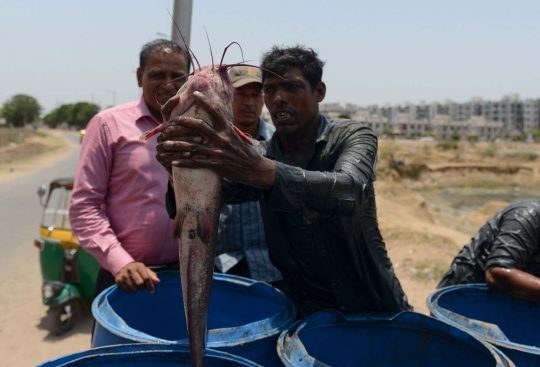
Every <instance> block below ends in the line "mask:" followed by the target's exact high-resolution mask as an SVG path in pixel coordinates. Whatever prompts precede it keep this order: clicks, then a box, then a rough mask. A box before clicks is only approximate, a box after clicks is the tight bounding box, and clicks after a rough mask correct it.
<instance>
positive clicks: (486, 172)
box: [0, 136, 540, 365]
mask: <svg viewBox="0 0 540 367" xmlns="http://www.w3.org/2000/svg"><path fill="white" fill-rule="evenodd" d="M32 139H34V140H32V143H33V144H34V145H36V146H40V147H41V148H39V149H37V150H36V151H34V152H32V153H31V154H30V155H31V156H33V157H34V156H36V155H38V156H42V157H43V155H44V154H47V155H46V157H47V158H46V160H47V162H48V164H52V163H54V162H56V161H58V160H60V159H62V158H63V157H64V156H65V155H67V154H69V151H71V150H69V149H59V147H61V146H63V144H67V145H64V146H68V147H70V149H75V148H74V145H73V144H72V143H68V142H63V141H62V140H61V139H60V138H57V137H54V136H53V137H51V136H49V137H43V136H38V137H35V138H32ZM437 145H438V143H437V142H422V141H415V140H380V142H379V163H378V166H377V182H376V194H377V205H378V214H379V223H380V228H381V231H382V234H383V237H384V239H385V241H386V244H387V249H388V253H389V256H390V258H391V259H392V262H393V264H394V267H395V270H396V273H397V276H398V278H399V279H400V282H401V284H402V286H403V288H404V289H405V292H406V293H407V296H408V297H409V301H410V303H411V304H412V305H413V306H414V308H415V310H416V311H418V312H421V313H426V314H427V313H428V310H427V307H426V304H425V300H426V298H427V296H428V295H429V294H430V293H431V292H433V291H434V290H435V287H436V285H437V283H438V281H439V280H440V279H441V277H442V276H443V275H444V273H445V272H446V271H447V270H448V267H449V264H450V262H451V261H452V259H453V258H454V256H455V255H456V254H457V252H458V251H459V250H460V249H461V248H462V247H463V245H464V244H466V243H467V242H468V240H469V239H470V237H471V236H472V235H473V234H474V233H475V231H476V230H477V229H478V228H479V227H480V226H481V225H482V224H483V223H484V222H485V221H486V220H487V219H488V218H489V217H490V216H491V215H493V214H494V213H495V212H496V211H497V210H498V209H500V208H502V207H503V206H505V205H507V204H508V203H509V202H511V201H515V200H518V199H521V198H525V197H533V196H535V197H538V196H539V194H540V190H539V187H540V185H538V183H539V181H540V177H539V176H540V172H539V167H540V165H539V162H538V161H539V159H538V157H539V156H540V145H539V144H525V143H506V142H500V143H495V144H493V143H476V144H471V143H468V142H465V141H462V142H460V143H459V146H458V148H457V149H452V148H450V149H448V150H443V149H442V148H441V147H437ZM8 151H9V152H8ZM16 151H17V149H11V150H6V149H4V150H2V151H0V183H2V182H5V181H6V180H13V179H15V178H17V177H21V176H22V175H24V174H27V173H29V172H32V171H34V170H36V169H37V168H38V167H40V164H39V162H38V163H36V162H35V160H34V163H32V164H30V163H29V160H28V155H29V153H28V151H25V150H24V149H22V148H18V151H19V153H17V152H16ZM6 152H8V153H6ZM19 283H21V284H20V286H21V287H22V289H24V287H25V284H22V283H24V281H23V280H21V279H19ZM16 300H17V298H16V297H14V298H13V299H12V301H13V302H16ZM4 301H7V302H9V301H10V300H9V299H8V300H4ZM18 306H19V305H17V304H15V303H13V304H12V307H18ZM8 307H9V306H8ZM24 307H26V308H29V310H28V312H34V313H35V312H43V310H44V307H43V306H42V305H41V304H40V303H37V302H36V303H35V304H32V305H29V304H28V305H25V306H24ZM30 308H39V310H37V311H36V310H30ZM4 320H5V322H6V324H5V325H2V329H3V331H4V332H8V331H9V330H16V328H17V323H19V322H20V320H16V319H9V318H5V319H4ZM85 320H86V321H85V322H86V324H83V326H81V327H82V329H81V330H82V332H80V330H79V332H78V333H75V334H71V335H68V336H67V337H65V338H59V339H55V340H54V343H53V345H56V346H57V347H56V348H55V347H53V351H52V354H51V353H50V352H51V351H50V350H47V349H50V348H51V343H46V342H43V346H42V349H43V350H42V351H41V350H40V352H42V353H41V355H43V358H44V357H45V356H48V357H47V358H53V357H57V356H60V355H62V354H65V353H67V352H65V351H66V350H68V351H71V352H73V351H76V350H81V348H82V349H84V348H85V347H84V346H88V345H89V338H90V335H89V333H88V329H89V328H90V325H91V321H90V318H89V316H88V315H87V316H86V319H85ZM34 330H35V332H36V333H41V334H43V333H44V331H43V327H40V326H39V325H38V326H37V327H35V328H34ZM23 337H24V336H23ZM46 338H50V336H46V337H45V339H46ZM60 344H61V345H62V347H61V348H59V347H60ZM38 350H39V349H38ZM60 351H62V353H61V354H58V353H59V352H60ZM54 353H56V354H54ZM29 360H30V359H29ZM21 365H25V364H24V361H23V364H21Z"/></svg>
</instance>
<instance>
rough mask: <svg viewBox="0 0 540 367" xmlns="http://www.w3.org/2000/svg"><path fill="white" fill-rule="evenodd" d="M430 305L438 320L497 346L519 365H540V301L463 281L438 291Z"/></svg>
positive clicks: (428, 301)
mask: <svg viewBox="0 0 540 367" xmlns="http://www.w3.org/2000/svg"><path fill="white" fill-rule="evenodd" d="M427 306H428V308H429V310H430V311H431V314H432V315H433V316H435V317H437V318H438V319H440V320H442V321H444V322H446V323H448V324H450V325H454V326H456V327H458V328H461V329H463V330H466V331H468V332H470V333H472V334H474V335H475V336H477V337H479V338H482V339H483V340H485V341H487V342H489V343H491V344H493V345H495V346H496V347H497V348H498V349H500V350H502V351H503V352H504V354H506V355H507V356H508V358H510V359H511V360H512V361H513V362H514V363H515V364H516V366H518V367H521V366H540V348H539V347H540V303H539V302H528V301H522V300H519V299H515V298H512V297H508V296H506V295H504V294H502V293H500V292H495V291H491V290H489V289H488V287H487V286H486V285H485V284H463V285H458V286H451V287H446V288H442V289H439V290H437V291H435V292H434V293H432V294H431V295H430V296H429V297H428V299H427Z"/></svg>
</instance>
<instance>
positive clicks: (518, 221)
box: [486, 208, 540, 301]
mask: <svg viewBox="0 0 540 367" xmlns="http://www.w3.org/2000/svg"><path fill="white" fill-rule="evenodd" d="M501 221H502V224H501V228H500V231H499V233H498V235H497V237H496V239H495V242H494V244H493V247H492V251H491V253H490V255H489V257H488V260H487V263H486V269H487V270H486V283H487V285H488V286H489V287H490V288H491V289H494V290H497V291H499V292H502V293H505V294H507V295H509V296H511V297H515V298H519V299H524V300H528V301H540V278H538V277H536V276H534V275H532V274H529V273H527V272H525V271H524V270H525V268H526V267H527V264H528V262H529V260H530V259H531V257H532V256H533V254H534V253H535V252H536V251H538V247H539V245H540V230H539V228H540V219H539V215H538V213H537V212H534V211H528V210H526V209H524V208H519V209H515V210H512V211H509V212H508V213H506V214H505V216H504V217H503V218H502V219H501Z"/></svg>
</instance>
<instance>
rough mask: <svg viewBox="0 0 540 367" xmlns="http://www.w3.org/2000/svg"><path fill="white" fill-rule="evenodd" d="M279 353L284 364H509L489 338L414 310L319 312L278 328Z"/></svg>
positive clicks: (305, 366) (442, 366)
mask: <svg viewBox="0 0 540 367" xmlns="http://www.w3.org/2000/svg"><path fill="white" fill-rule="evenodd" d="M278 353H279V356H280V358H281V360H282V362H283V364H284V365H285V366H287V367H292V366H294V367H308V366H333V367H337V366H339V367H347V366H351V367H352V366H354V367H357V366H403V367H407V366H415V367H416V366H438V367H446V366H452V367H455V366H474V367H481V366H490V367H494V366H513V364H512V362H510V361H509V360H508V358H506V356H504V354H502V353H500V352H499V351H497V350H496V348H494V347H493V346H491V345H489V344H488V343H486V342H483V341H481V340H480V339H478V338H476V337H474V336H472V335H470V334H469V333H466V332H464V331H462V330H460V329H457V328H455V327H453V326H450V325H448V324H445V323H444V322H441V321H439V320H437V319H435V318H433V317H430V316H426V315H422V314H419V313H416V312H402V313H399V314H391V315H385V314H356V315H348V316H344V315H343V314H342V313H340V312H338V311H330V310H329V311H323V312H319V313H317V314H314V315H313V316H311V317H309V318H308V319H305V320H300V321H298V322H296V323H295V324H294V325H293V326H292V327H291V328H290V329H289V330H287V331H285V332H283V333H282V334H281V335H280V338H279V340H278Z"/></svg>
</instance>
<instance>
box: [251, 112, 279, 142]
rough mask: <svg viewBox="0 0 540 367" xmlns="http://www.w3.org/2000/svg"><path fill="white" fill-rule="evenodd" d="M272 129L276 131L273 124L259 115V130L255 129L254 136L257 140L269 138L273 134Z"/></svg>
mask: <svg viewBox="0 0 540 367" xmlns="http://www.w3.org/2000/svg"><path fill="white" fill-rule="evenodd" d="M274 131H276V129H275V128H274V126H272V125H270V124H268V123H266V121H264V120H263V119H262V118H260V117H259V130H257V136H255V139H257V140H259V141H262V140H270V138H271V137H272V135H273V134H274Z"/></svg>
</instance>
